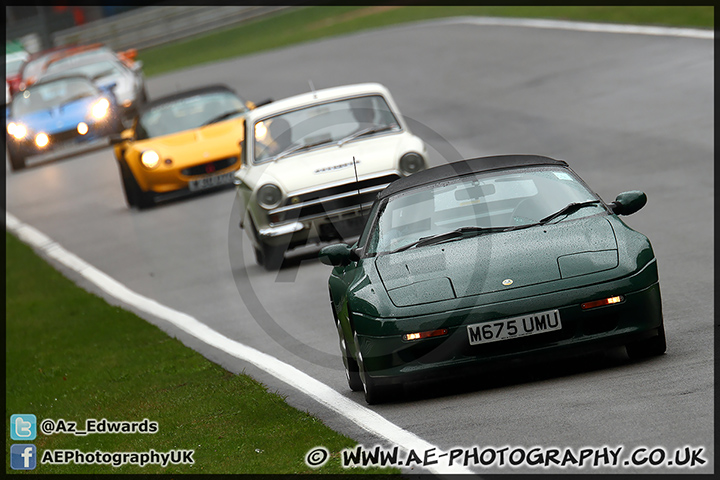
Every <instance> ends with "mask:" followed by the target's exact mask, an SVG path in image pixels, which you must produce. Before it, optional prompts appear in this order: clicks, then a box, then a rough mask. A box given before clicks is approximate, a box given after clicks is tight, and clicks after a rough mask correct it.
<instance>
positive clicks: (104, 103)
mask: <svg viewBox="0 0 720 480" xmlns="http://www.w3.org/2000/svg"><path fill="white" fill-rule="evenodd" d="M109 111H110V102H109V101H108V99H107V98H101V99H100V100H98V101H97V102H95V103H94V104H93V106H92V109H91V112H92V116H93V117H94V118H96V119H98V120H102V119H103V118H105V117H107V115H108V112H109Z"/></svg>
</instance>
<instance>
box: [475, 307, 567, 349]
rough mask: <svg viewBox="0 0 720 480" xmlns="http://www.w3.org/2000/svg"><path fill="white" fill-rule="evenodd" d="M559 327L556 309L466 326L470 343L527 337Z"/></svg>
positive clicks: (477, 343)
mask: <svg viewBox="0 0 720 480" xmlns="http://www.w3.org/2000/svg"><path fill="white" fill-rule="evenodd" d="M561 329H562V323H561V322H560V312H559V311H558V310H548V311H547V312H539V313H531V314H528V315H523V316H521V317H513V318H504V319H502V320H495V321H492V322H484V323H477V324H475V325H468V326H467V331H468V339H469V340H470V345H479V344H481V343H491V342H498V341H500V340H509V339H511V338H520V337H527V336H529V335H537V334H540V333H545V332H552V331H555V330H561Z"/></svg>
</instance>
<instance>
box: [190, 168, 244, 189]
mask: <svg viewBox="0 0 720 480" xmlns="http://www.w3.org/2000/svg"><path fill="white" fill-rule="evenodd" d="M234 177H235V172H228V173H222V174H220V175H208V176H205V177H200V178H197V179H195V180H190V182H189V183H188V188H189V189H190V190H191V191H195V190H204V189H206V188H212V187H217V186H218V185H225V184H227V183H232V181H233V178H234Z"/></svg>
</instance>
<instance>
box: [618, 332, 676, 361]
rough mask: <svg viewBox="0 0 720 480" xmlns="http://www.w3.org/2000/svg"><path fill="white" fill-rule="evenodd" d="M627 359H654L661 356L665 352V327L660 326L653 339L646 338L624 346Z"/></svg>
mask: <svg viewBox="0 0 720 480" xmlns="http://www.w3.org/2000/svg"><path fill="white" fill-rule="evenodd" d="M625 350H626V351H627V354H628V357H630V358H631V359H633V360H636V359H642V358H648V357H654V356H657V355H662V354H663V353H665V350H667V341H666V340H665V326H664V325H661V326H660V328H659V329H658V334H657V335H656V336H654V337H650V338H646V339H644V340H640V341H637V342H633V343H628V344H627V345H625Z"/></svg>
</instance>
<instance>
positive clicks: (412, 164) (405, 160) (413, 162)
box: [400, 152, 425, 175]
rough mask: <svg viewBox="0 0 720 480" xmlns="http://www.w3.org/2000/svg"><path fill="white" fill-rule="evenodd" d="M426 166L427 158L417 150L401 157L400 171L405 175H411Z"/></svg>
mask: <svg viewBox="0 0 720 480" xmlns="http://www.w3.org/2000/svg"><path fill="white" fill-rule="evenodd" d="M424 168H425V160H423V157H421V156H420V155H419V154H417V153H415V152H409V153H406V154H405V155H403V156H402V158H401V159H400V171H401V172H402V173H403V175H411V174H413V173H417V172H419V171H420V170H423V169H424Z"/></svg>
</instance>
